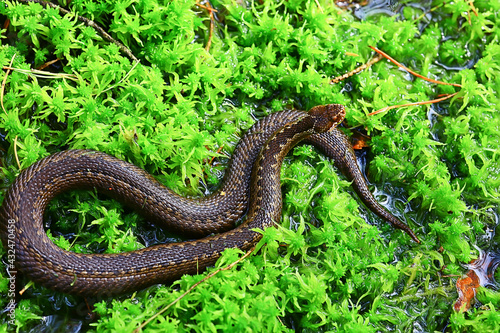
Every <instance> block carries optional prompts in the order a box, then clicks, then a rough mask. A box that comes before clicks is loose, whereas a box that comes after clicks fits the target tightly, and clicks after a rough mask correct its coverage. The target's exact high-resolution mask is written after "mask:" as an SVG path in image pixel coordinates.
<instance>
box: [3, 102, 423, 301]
mask: <svg viewBox="0 0 500 333" xmlns="http://www.w3.org/2000/svg"><path fill="white" fill-rule="evenodd" d="M344 115H345V110H344V107H343V106H340V105H327V106H319V107H315V108H313V109H311V111H309V113H307V114H306V113H304V112H299V111H285V112H280V113H275V114H272V115H270V116H268V117H266V118H264V119H262V120H261V121H259V122H257V123H256V124H255V125H254V126H253V127H252V128H251V129H250V130H249V131H248V133H247V134H246V135H245V137H244V138H243V139H242V140H241V141H240V143H239V144H238V146H237V148H236V149H235V152H234V154H233V158H232V160H231V162H230V166H229V167H228V172H227V173H226V176H225V178H224V181H223V184H222V186H221V188H220V190H219V191H217V192H216V193H214V194H213V195H211V196H208V197H205V198H202V199H188V198H184V197H181V196H178V195H177V194H175V193H174V192H172V191H171V190H169V189H167V188H165V187H163V186H162V185H161V184H160V183H159V182H157V181H156V180H155V179H154V178H153V177H152V176H150V175H149V174H147V173H146V172H145V171H144V170H142V169H140V168H137V167H135V166H133V165H131V164H129V163H126V162H124V161H121V160H118V159H116V158H113V157H111V156H109V155H106V154H104V153H99V152H94V151H88V150H69V151H64V152H61V153H58V154H54V155H51V156H49V157H47V158H45V159H42V160H40V161H39V162H37V163H35V164H34V165H32V166H31V167H29V168H28V169H26V170H24V171H23V172H22V173H21V174H20V175H19V177H18V178H17V179H16V181H15V182H14V183H13V184H12V186H11V187H10V189H9V191H8V192H7V195H6V197H5V199H4V202H3V204H2V207H1V208H0V236H1V238H2V242H3V243H4V246H7V233H8V231H7V225H8V221H14V222H15V227H16V244H15V249H16V266H17V268H18V269H19V271H21V272H22V273H24V274H26V275H27V276H28V277H30V278H31V279H32V280H33V281H35V282H38V283H40V284H42V285H44V286H47V287H49V288H52V289H54V290H57V291H61V292H65V293H71V294H80V295H85V296H92V295H98V294H102V293H103V292H105V293H108V294H118V293H123V292H126V291H130V290H136V289H140V288H143V287H146V286H149V285H152V284H155V283H161V282H166V281H171V280H174V279H176V278H178V277H180V276H181V275H183V274H190V273H196V272H197V271H198V270H199V269H202V268H204V267H207V266H209V265H211V264H213V263H214V262H215V261H216V260H217V258H218V257H219V256H220V254H221V252H222V251H223V250H224V249H225V248H231V247H238V248H241V249H242V250H247V249H250V248H251V247H253V246H254V245H255V243H256V242H257V241H258V240H259V239H260V237H261V234H259V233H257V232H255V231H252V229H254V228H260V229H264V228H266V227H267V226H269V225H271V224H272V223H274V222H278V221H279V220H280V217H281V190H280V168H281V163H282V160H283V158H284V156H285V155H286V153H287V152H288V151H289V150H290V149H291V148H292V147H293V146H294V145H295V144H296V143H297V142H299V141H300V140H302V139H306V140H307V141H309V142H310V143H312V144H314V145H315V146H317V147H318V148H320V150H322V151H323V152H324V153H325V154H326V155H327V156H330V157H334V158H335V161H336V163H337V164H338V165H339V166H340V169H341V170H342V171H343V172H344V174H346V175H347V177H348V178H349V179H351V180H353V186H354V188H355V190H356V191H357V192H358V194H360V197H361V198H362V200H363V201H364V202H365V204H366V205H367V206H368V207H369V208H370V209H372V210H373V211H374V212H376V214H377V215H379V216H381V217H382V218H384V219H385V220H386V221H388V222H390V223H391V224H392V225H393V226H395V227H398V228H400V229H403V230H404V231H406V232H407V233H408V234H409V235H410V236H411V237H412V238H413V239H414V240H415V241H417V242H418V239H417V238H416V236H415V235H414V234H413V232H412V231H411V229H409V227H408V226H406V225H405V224H403V223H402V222H400V221H399V220H398V219H397V218H395V217H394V216H393V215H392V214H390V213H388V212H387V211H385V210H384V209H383V208H382V207H381V206H380V205H379V204H378V203H377V202H376V201H375V199H374V198H373V196H372V195H371V193H370V192H369V190H368V188H367V186H366V183H365V182H364V178H363V177H362V175H361V173H360V172H359V169H357V166H356V162H355V157H354V155H353V153H352V148H350V147H349V144H348V142H347V139H346V138H345V136H343V134H341V132H340V131H338V130H336V129H334V127H335V125H336V124H338V123H339V122H341V121H342V119H343V117H344ZM320 123H321V124H322V126H320V125H318V124H320ZM330 127H331V129H330V130H329V131H327V132H326V130H328V128H330ZM353 163H354V166H353ZM252 170H253V171H252ZM75 188H79V189H80V188H96V189H97V190H99V191H100V192H104V193H108V194H109V195H111V196H112V197H115V198H117V199H119V200H121V201H122V202H124V203H126V204H128V205H131V206H132V207H134V208H136V209H137V210H138V211H139V212H141V213H143V214H145V215H146V216H149V217H151V218H153V219H155V220H156V221H158V222H161V223H162V224H163V226H166V227H169V228H172V229H174V230H176V231H181V232H188V233H190V234H192V235H196V236H205V235H207V234H210V233H214V232H221V231H225V232H223V233H221V234H218V235H215V236H211V237H206V238H203V239H200V240H195V241H190V242H183V243H172V244H161V245H156V246H152V247H148V248H145V249H142V250H139V251H133V252H127V253H122V254H91V255H88V254H77V253H73V252H67V251H64V250H62V249H60V248H58V247H57V246H55V245H54V244H53V243H52V242H51V241H50V240H49V239H48V237H47V236H46V234H45V231H44V229H43V213H44V210H45V207H46V205H47V204H48V202H49V201H50V200H51V199H52V198H53V197H54V196H56V195H57V194H59V193H61V192H63V191H67V190H69V189H75ZM248 200H250V204H249V205H248ZM247 207H250V208H249V211H248V213H247V217H246V220H245V222H244V223H243V224H241V225H240V226H238V227H237V228H234V223H235V221H236V220H237V219H238V218H240V217H241V216H242V215H243V214H244V213H245V211H246V210H247ZM231 228H234V229H231ZM230 229H231V230H230ZM228 230H229V231H228Z"/></svg>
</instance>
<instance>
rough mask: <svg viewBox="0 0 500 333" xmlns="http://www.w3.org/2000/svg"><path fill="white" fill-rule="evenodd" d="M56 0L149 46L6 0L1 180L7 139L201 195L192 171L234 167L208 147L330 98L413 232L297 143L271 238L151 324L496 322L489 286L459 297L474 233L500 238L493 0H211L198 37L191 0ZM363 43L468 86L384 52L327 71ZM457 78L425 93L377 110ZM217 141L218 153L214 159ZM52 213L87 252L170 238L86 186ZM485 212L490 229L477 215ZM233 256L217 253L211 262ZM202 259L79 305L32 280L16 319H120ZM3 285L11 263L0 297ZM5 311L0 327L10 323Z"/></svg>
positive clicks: (299, 326)
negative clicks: (358, 6)
mask: <svg viewBox="0 0 500 333" xmlns="http://www.w3.org/2000/svg"><path fill="white" fill-rule="evenodd" d="M67 3H69V5H68V4H67ZM401 3H405V1H402V2H401ZM471 3H473V6H474V7H475V10H477V15H476V14H475V12H474V7H472V4H471ZM60 5H61V6H63V7H65V8H68V9H69V10H70V11H71V12H74V13H78V15H81V16H83V17H86V18H89V19H92V20H94V21H95V22H96V23H97V24H99V25H100V26H102V27H104V28H105V30H106V31H108V32H109V33H110V34H111V35H112V36H113V38H115V39H117V40H119V41H120V42H122V43H123V44H125V45H126V46H127V47H128V48H130V50H131V51H132V53H133V54H134V55H135V56H136V57H137V58H139V59H140V60H141V61H140V63H138V64H137V63H134V62H133V61H132V60H131V59H130V58H128V57H127V56H126V55H125V54H124V53H122V52H121V51H120V49H119V47H118V46H117V45H115V44H113V43H111V42H109V41H107V40H105V39H103V38H102V36H101V35H100V34H98V33H97V32H96V30H95V29H94V28H92V27H89V26H86V25H85V24H83V23H82V22H80V21H78V20H77V19H76V18H75V16H74V15H72V14H66V15H62V14H60V13H59V11H58V10H57V9H54V8H44V7H43V6H42V5H40V4H37V3H29V4H20V3H17V2H13V1H5V2H3V3H2V6H0V18H1V23H2V24H4V22H5V21H6V20H7V19H9V20H10V25H9V26H8V27H7V28H4V29H3V30H1V43H2V44H1V46H0V63H1V64H2V65H3V66H8V65H9V64H10V62H11V61H12V67H14V68H16V70H13V71H12V72H11V73H10V74H9V75H8V77H7V79H6V84H5V92H4V95H3V106H4V108H5V109H4V110H0V134H1V135H0V147H1V152H0V153H1V162H2V164H1V166H2V172H3V173H2V176H1V180H2V184H3V185H4V186H5V187H6V186H8V185H9V184H10V183H12V181H13V180H14V178H15V177H16V176H17V175H18V173H19V171H20V168H19V167H18V165H17V162H16V157H15V152H17V156H18V158H19V163H20V165H21V168H26V167H28V166H29V165H31V164H32V163H34V162H35V161H37V160H39V159H40V158H42V157H45V156H48V155H49V154H51V153H54V152H57V151H60V150H63V149H68V148H90V149H96V150H99V151H103V152H106V153H109V154H111V155H114V156H116V157H118V158H122V159H125V160H127V161H130V162H131V163H133V164H135V165H137V166H140V167H143V168H145V169H146V170H147V171H148V172H150V173H152V174H154V175H156V176H158V179H159V180H160V181H162V182H163V183H164V184H165V185H167V186H169V187H171V188H173V189H174V190H176V191H178V192H179V193H182V194H183V195H200V193H202V192H203V190H204V189H203V186H201V185H200V184H201V183H202V182H203V183H206V184H207V186H208V188H214V187H215V186H216V185H217V184H218V182H219V178H218V175H219V174H220V172H221V171H222V170H224V168H225V165H226V159H225V158H224V156H222V155H221V154H220V153H218V152H217V150H218V148H220V147H223V150H222V153H223V154H224V155H225V154H228V155H229V154H230V153H231V152H232V150H233V148H234V146H235V143H236V142H237V137H239V136H240V135H241V134H242V133H244V131H245V130H246V129H248V128H249V127H250V126H251V125H252V124H253V122H254V120H255V118H259V117H262V116H264V115H266V114H269V113H271V112H275V111H279V110H283V109H286V108H292V107H293V108H297V109H302V110H307V109H309V108H310V107H312V106H314V105H318V104H326V103H341V104H345V105H346V106H347V108H348V113H347V117H346V120H347V123H348V125H349V126H350V127H357V129H359V130H362V131H363V130H365V129H366V131H367V132H368V134H369V135H370V136H371V143H370V145H371V154H370V159H369V161H370V163H369V165H368V167H367V173H368V175H369V178H370V180H371V181H372V182H373V183H374V185H375V187H376V188H377V189H378V195H377V197H378V199H379V200H383V199H384V198H386V196H388V198H390V200H388V201H387V205H388V207H389V209H390V210H391V211H392V212H394V213H395V214H396V215H399V216H404V219H405V220H406V221H407V222H408V224H409V225H410V226H411V227H412V228H413V230H414V231H415V233H416V234H417V235H418V236H419V237H420V239H421V240H422V244H421V245H416V244H414V243H413V242H412V241H411V240H410V238H409V237H408V236H407V235H406V234H404V233H402V232H401V231H399V230H394V229H392V228H391V227H390V226H388V225H386V224H384V223H383V222H382V221H381V220H380V219H378V218H376V217H375V216H374V215H373V214H371V213H369V212H368V211H367V209H366V208H365V207H363V206H362V205H361V204H360V203H359V200H358V199H357V197H356V196H355V195H353V194H352V191H351V189H350V187H349V183H348V182H346V181H345V180H343V178H342V177H341V176H338V175H337V171H336V170H335V168H334V167H333V166H332V163H331V162H330V161H328V160H326V159H325V158H324V157H322V156H320V155H319V154H318V153H317V152H316V151H315V150H314V149H312V148H310V147H308V146H301V147H298V148H297V149H295V150H294V152H293V154H290V158H287V160H286V163H285V165H284V167H283V175H282V182H283V190H284V195H285V197H284V211H283V223H282V227H279V228H277V229H269V230H266V231H265V233H264V241H265V243H267V245H265V246H263V247H262V248H261V250H260V251H259V252H258V253H256V254H255V255H253V256H251V257H249V258H247V259H246V260H244V261H243V262H242V263H241V264H239V265H237V266H236V267H235V268H233V269H232V270H228V271H223V272H221V273H219V274H218V275H216V276H215V277H213V278H211V279H209V280H208V281H207V282H206V283H204V284H202V285H201V286H200V287H198V288H197V289H195V290H194V291H193V292H191V293H190V294H188V295H187V296H186V297H185V298H183V299H182V300H181V301H180V302H178V303H177V304H175V305H174V306H173V307H172V308H170V309H169V310H168V311H167V312H165V313H164V314H163V315H161V316H160V317H159V318H158V319H157V320H155V321H153V322H152V323H150V324H149V325H148V326H147V327H146V328H145V329H144V330H145V331H162V332H163V331H167V332H175V331H177V332H182V331H193V332H215V331H234V332H241V331H265V332H270V331H293V330H294V329H295V330H299V331H305V332H317V331H342V332H344V331H345V332H360V331H363V332H376V331H391V330H396V329H397V330H398V331H411V330H413V329H415V330H418V331H421V330H423V331H427V332H432V331H434V330H439V331H442V330H443V329H444V328H445V327H446V328H447V331H454V332H473V331H476V332H490V331H498V330H499V328H498V327H500V312H499V311H498V309H499V306H500V305H499V302H498V298H499V296H498V293H496V292H489V291H488V293H486V294H483V295H482V297H481V301H483V302H484V306H483V307H477V308H474V309H473V310H471V311H470V312H469V313H466V314H455V313H453V310H452V309H453V303H454V301H455V299H456V297H457V293H456V290H455V281H456V279H457V275H461V274H463V273H464V272H465V268H463V267H462V266H461V264H465V263H468V262H469V261H470V260H471V259H473V258H476V257H477V256H478V252H477V250H476V249H475V248H474V247H473V246H474V245H477V246H479V247H480V248H483V249H486V248H488V247H490V246H493V247H495V246H496V248H498V247H499V241H500V236H499V233H500V230H499V229H500V227H498V225H497V224H498V214H500V210H499V203H500V199H499V198H500V193H499V192H500V176H499V170H500V153H499V152H500V134H499V133H500V116H499V105H500V99H499V97H498V92H499V91H500V46H499V41H498V36H499V32H500V14H499V13H500V2H498V1H473V2H472V1H464V0H457V1H450V2H448V1H447V2H446V3H444V2H443V1H432V3H426V4H425V6H426V8H427V9H430V8H434V7H435V10H433V11H432V12H428V13H425V15H424V11H423V9H421V8H423V7H420V6H417V7H412V6H406V7H404V9H403V11H402V15H404V17H402V16H397V17H389V16H386V15H377V16H372V17H369V18H368V19H366V20H365V21H359V20H357V19H355V18H354V17H353V16H352V15H351V14H350V13H349V12H346V11H344V10H341V9H339V8H338V7H335V6H333V5H332V4H331V2H330V1H322V0H319V1H304V0H289V1H282V2H274V1H263V3H262V4H261V2H259V1H258V2H252V3H250V2H244V1H243V2H240V1H230V0H218V1H214V2H212V5H213V6H214V7H215V8H216V9H217V11H218V12H217V13H215V16H216V18H217V20H216V21H215V29H214V33H213V36H212V38H211V46H210V48H209V50H208V51H207V50H206V49H205V46H206V44H207V42H208V39H209V27H210V15H209V14H208V12H207V11H206V10H204V9H202V8H200V7H198V6H197V5H196V4H195V1H193V0H191V1H187V0H179V1H177V0H176V1H164V2H162V1H156V0H141V1H140V0H123V1H122V0H116V1H106V2H105V1H97V0H73V1H60ZM319 6H320V7H319ZM403 6H404V5H403ZM4 27H5V26H4ZM369 45H372V46H376V47H378V48H379V49H382V50H384V51H385V52H387V53H388V54H390V55H391V56H392V57H394V58H395V59H397V60H398V61H400V62H402V63H404V64H405V65H406V66H408V67H410V68H412V69H414V70H415V71H417V72H419V73H421V74H422V75H425V76H428V77H432V78H435V79H439V80H441V81H446V82H451V83H458V84H461V85H462V87H461V88H457V87H452V86H444V85H436V84H434V83H430V82H426V81H423V80H421V79H418V78H415V77H413V76H410V75H409V74H408V73H406V72H405V71H403V70H401V69H398V68H397V67H396V66H395V65H393V64H392V63H389V62H387V61H380V62H379V63H377V64H375V65H374V66H372V67H371V68H369V69H367V70H365V71H363V72H361V73H359V74H357V75H355V76H353V77H351V78H349V79H347V80H345V81H343V82H341V83H339V84H334V85H332V84H330V83H329V82H330V80H331V79H332V78H334V77H337V76H340V75H343V74H345V73H347V72H349V71H351V70H353V69H354V68H356V67H358V66H359V65H361V64H363V63H366V62H367V61H368V60H369V59H370V58H371V57H372V56H373V51H372V50H371V49H370V48H368V46H369ZM56 58H58V59H59V60H58V61H57V62H55V63H54V65H52V66H49V67H48V68H46V69H44V71H50V72H53V73H57V74H58V75H56V76H53V77H48V76H46V75H40V74H27V73H26V72H23V71H20V70H25V71H29V70H30V69H35V68H38V67H39V66H41V65H43V64H44V63H46V62H48V61H52V60H55V59H56ZM5 74H6V71H5V70H4V71H3V76H2V78H3V77H4V76H5ZM63 74H64V75H65V76H64V77H63ZM457 91H459V93H458V94H457V95H456V96H455V97H454V98H453V99H451V100H447V101H444V102H441V103H439V104H436V105H433V106H429V105H426V106H416V107H405V108H401V109H397V110H390V111H388V112H384V113H380V114H377V115H374V116H368V113H370V112H373V111H375V110H377V109H380V108H384V107H386V106H391V105H397V104H405V103H411V102H418V101H427V100H432V99H435V98H437V97H438V96H439V95H440V94H445V93H454V92H457ZM15 142H17V146H16V147H15V145H14V143H15ZM213 157H217V158H218V160H219V161H221V162H222V163H219V164H214V165H211V164H210V163H209V162H208V161H210V159H211V158H213ZM375 187H372V189H375ZM3 193H4V192H2V194H1V195H2V196H3ZM47 219H48V221H49V222H50V223H51V229H50V231H49V233H50V234H51V235H52V237H53V239H54V241H55V242H56V243H57V244H59V246H61V247H63V248H66V249H71V250H73V251H79V252H93V251H106V252H121V251H129V250H134V249H137V248H141V247H143V246H144V245H142V244H141V243H140V242H139V240H140V239H142V238H147V239H153V238H159V239H160V240H161V241H162V240H164V239H166V238H167V237H170V236H171V235H163V234H162V233H161V232H159V231H157V230H156V229H154V228H153V227H150V226H147V225H146V223H144V220H143V219H142V218H141V217H139V216H137V215H135V214H134V213H133V212H130V211H129V210H128V209H127V208H126V207H123V206H122V205H121V204H119V203H117V202H115V201H113V200H110V199H107V198H105V197H101V196H98V195H97V194H96V193H92V192H72V193H71V194H68V195H65V196H64V197H61V198H59V199H57V200H55V201H54V202H53V203H52V204H51V206H50V208H49V211H48V212H47ZM366 220H369V221H370V223H372V224H373V225H369V224H367V223H366ZM495 228H496V233H495V237H494V238H493V239H490V238H489V237H488V232H487V230H488V229H495ZM151 235H153V236H151ZM63 236H65V237H63ZM5 253H6V251H5V250H3V249H2V250H0V254H1V255H3V254H5ZM240 256H241V253H240V252H239V251H236V250H231V251H226V253H225V255H224V256H223V257H222V258H221V260H219V262H218V264H217V267H223V266H225V265H227V264H229V263H231V262H233V261H235V260H236V259H237V258H238V257H240ZM209 271H213V269H210V270H209ZM205 274H206V273H203V274H200V275H197V276H184V277H183V278H182V279H181V280H179V281H177V282H175V283H174V284H173V285H161V286H155V287H152V288H149V289H147V290H143V291H139V292H137V293H134V294H132V295H123V296H121V297H117V298H114V299H108V298H106V299H103V300H102V301H100V302H98V303H97V304H95V309H94V313H95V314H97V315H98V318H96V319H90V320H89V319H88V318H87V319H86V315H87V309H86V305H85V303H84V302H83V299H81V298H77V297H70V296H67V295H62V294H58V293H54V292H52V291H50V290H47V289H45V288H43V287H40V286H31V287H30V288H29V289H28V290H27V291H26V292H25V294H24V295H23V297H22V300H21V302H20V303H19V304H18V306H17V309H16V324H17V328H18V329H19V330H22V331H26V330H29V329H31V328H33V327H35V326H37V325H40V326H39V327H38V328H40V327H43V325H45V324H44V323H43V322H42V321H41V317H43V316H49V317H46V320H49V324H47V325H54V326H56V325H63V326H62V327H63V330H64V327H65V326H64V325H68V326H70V325H75V324H74V322H75V321H76V322H79V321H83V323H84V328H85V329H91V330H94V331H98V332H103V331H121V332H129V331H132V330H133V329H134V328H136V327H137V326H138V325H139V324H140V323H142V322H144V321H145V320H147V319H148V318H149V317H151V316H152V315H154V314H155V313H156V312H158V311H159V310H160V309H161V308H162V307H163V306H165V305H167V304H169V303H170V302H172V301H173V300H174V299H176V298H177V297H178V296H179V295H180V294H182V293H183V292H184V291H185V290H187V289H188V288H189V287H190V286H192V285H193V284H194V283H196V282H197V281H199V280H200V279H201V278H202V277H203V276H204V275H205ZM20 283H22V285H24V284H26V283H28V281H27V280H23V281H20ZM7 291H8V280H7V277H6V272H5V269H3V268H2V269H1V270H0V294H1V295H2V297H0V308H2V309H3V308H4V307H5V306H6V305H7V301H8V298H7V297H6V294H7ZM1 316H2V317H1V320H2V323H1V324H0V325H3V326H1V327H0V332H2V331H5V330H7V326H6V322H5V313H2V315H1ZM86 325H90V326H86ZM68 326H66V328H67V327H68ZM60 327H61V326H60Z"/></svg>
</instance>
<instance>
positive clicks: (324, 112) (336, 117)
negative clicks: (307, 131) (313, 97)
mask: <svg viewBox="0 0 500 333" xmlns="http://www.w3.org/2000/svg"><path fill="white" fill-rule="evenodd" d="M308 114H309V116H311V117H313V119H314V127H313V128H314V131H315V132H316V133H323V132H326V131H328V130H329V129H331V128H333V127H335V126H337V125H338V124H340V123H341V122H342V121H343V120H344V117H345V106H343V105H341V104H326V105H318V106H315V107H313V108H312V109H311V110H309V112H308Z"/></svg>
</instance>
